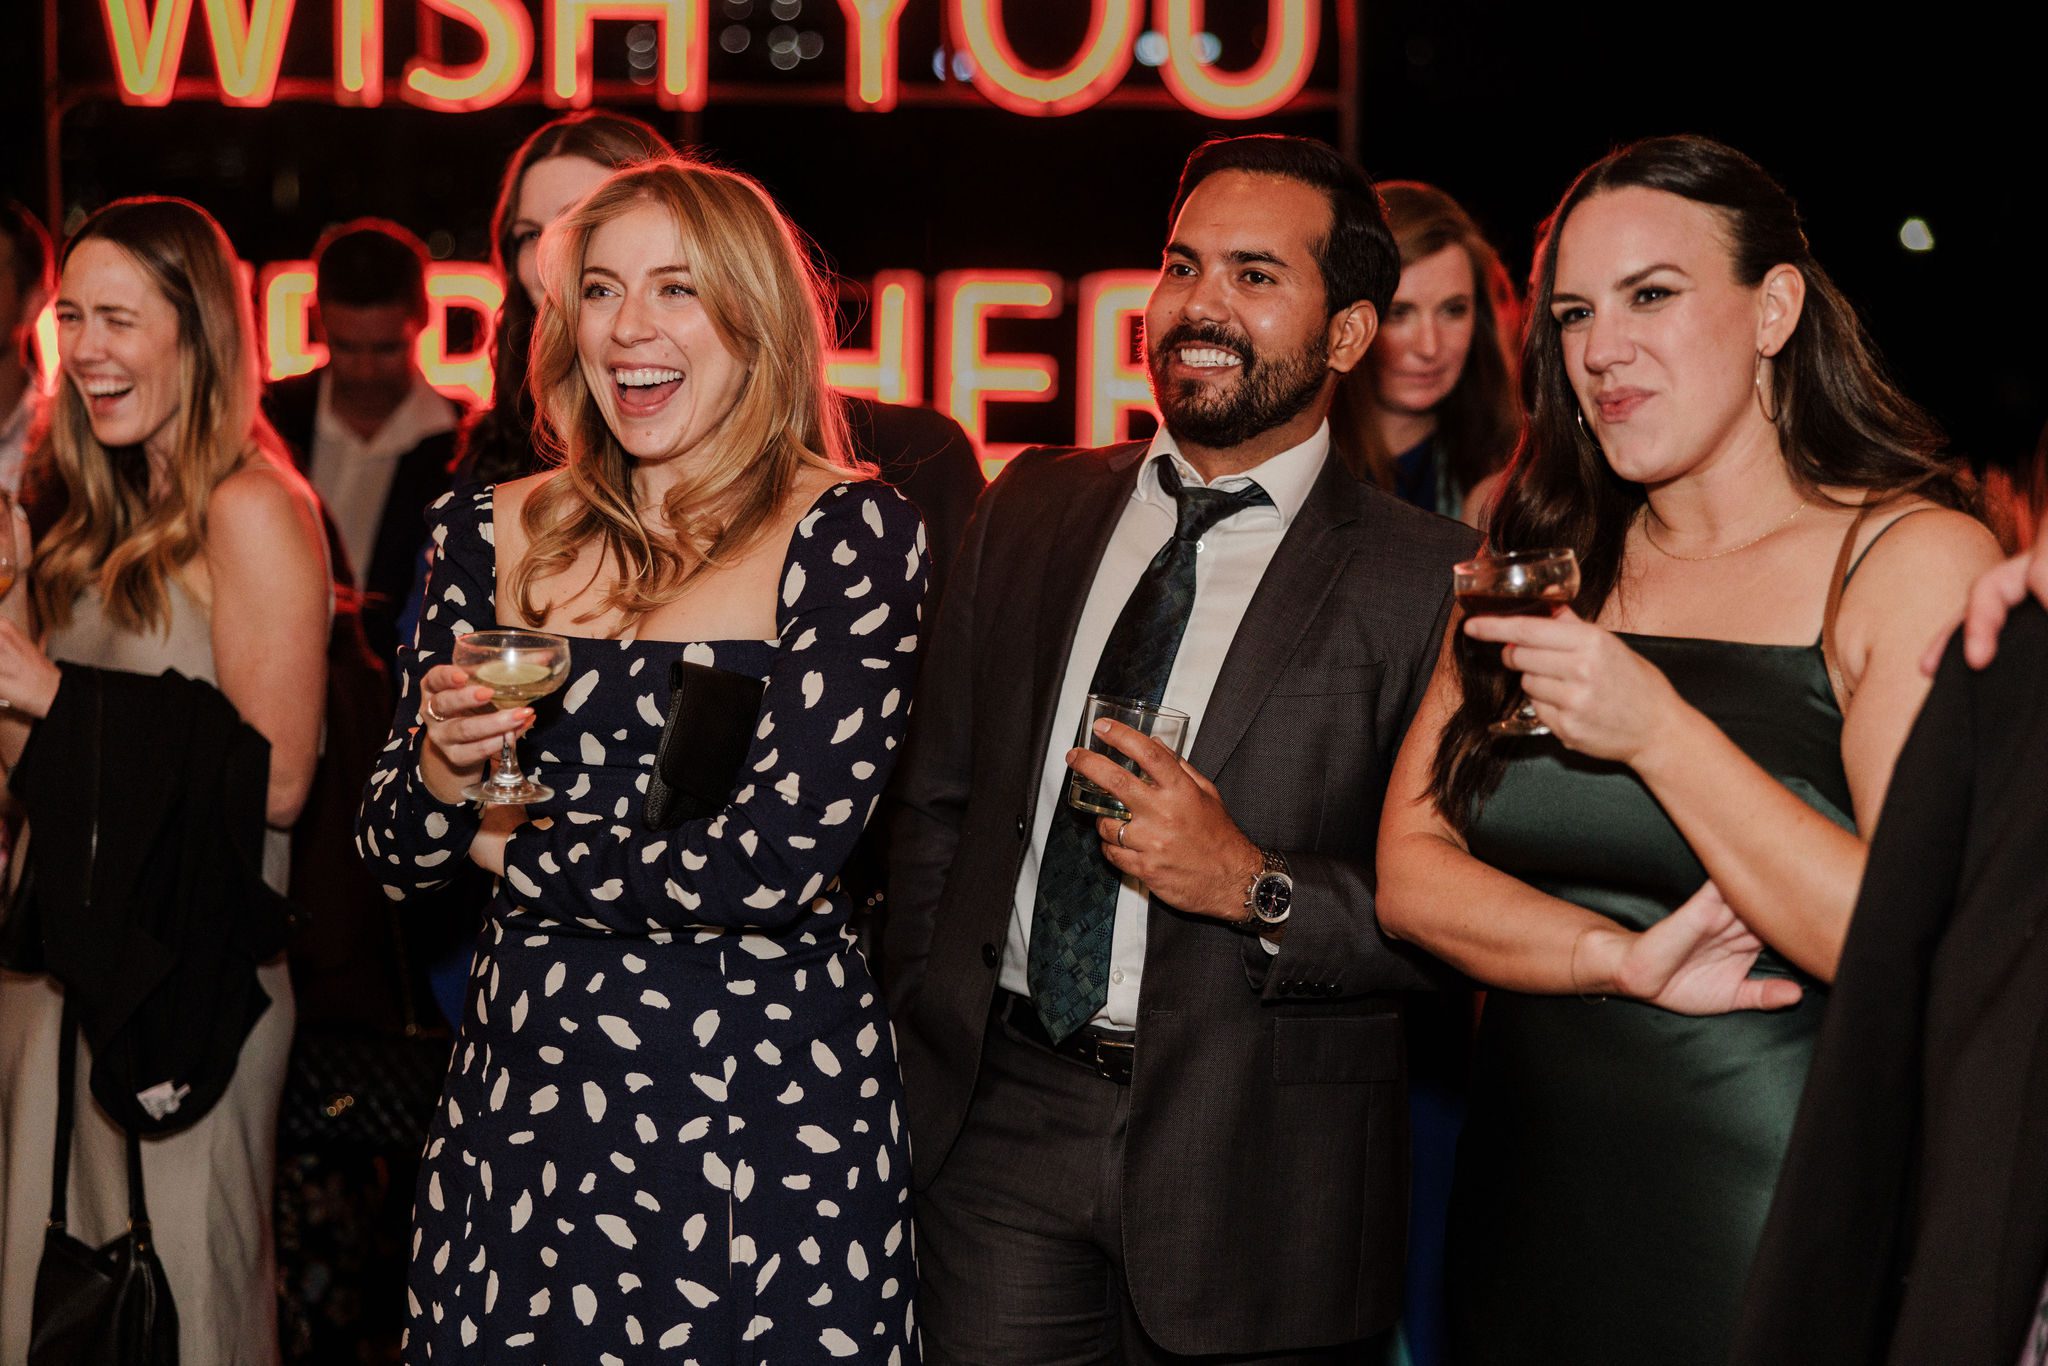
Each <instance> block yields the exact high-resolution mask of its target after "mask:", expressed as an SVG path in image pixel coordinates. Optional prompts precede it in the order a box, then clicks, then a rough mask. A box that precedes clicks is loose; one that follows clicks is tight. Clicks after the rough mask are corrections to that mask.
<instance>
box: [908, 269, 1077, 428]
mask: <svg viewBox="0 0 2048 1366" xmlns="http://www.w3.org/2000/svg"><path fill="white" fill-rule="evenodd" d="M938 292H939V346H938V360H937V376H936V380H935V383H934V385H933V389H934V399H935V401H936V406H937V407H938V408H939V409H940V410H941V411H943V412H946V413H950V414H951V415H952V417H953V420H954V421H956V422H958V423H959V424H960V425H961V426H962V427H964V428H966V429H967V434H968V435H969V436H971V437H973V438H974V444H975V445H977V446H979V447H980V448H981V453H982V457H983V459H984V460H985V461H988V462H991V463H1000V462H1001V461H1003V460H1006V459H1008V458H1009V457H1010V456H1012V455H1014V454H1016V450H1015V448H1014V447H1010V446H1001V445H996V446H992V445H990V443H989V440H988V414H987V406H988V403H989V401H990V400H991V399H1006V400H1011V401H1021V402H1025V403H1045V402H1048V401H1049V400H1051V398H1052V397H1053V395H1054V394H1055V393H1056V392H1057V391H1058V381H1059V371H1058V370H1057V369H1056V368H1055V367H1054V365H1053V362H1052V357H1051V356H1044V355H1037V354H1028V353H1017V352H1002V353H993V352H990V351H989V349H988V319H989V317H990V315H992V314H1004V315H1008V316H1010V317H1018V318H1054V317H1058V316H1059V311H1060V277H1059V276H1057V275H1053V274H1050V273H1048V272H1046V271H1042V270H988V271H971V270H953V271H947V272H946V273H945V274H944V275H941V276H940V277H939V278H938Z"/></svg>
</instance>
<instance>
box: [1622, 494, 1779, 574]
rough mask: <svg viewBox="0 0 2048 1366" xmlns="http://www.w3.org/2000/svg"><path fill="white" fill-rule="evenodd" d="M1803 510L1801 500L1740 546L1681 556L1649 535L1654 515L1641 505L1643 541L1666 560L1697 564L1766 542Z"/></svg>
mask: <svg viewBox="0 0 2048 1366" xmlns="http://www.w3.org/2000/svg"><path fill="white" fill-rule="evenodd" d="M1805 508H1806V500H1805V499H1804V498H1802V499H1800V500H1799V501H1798V502H1797V503H1794V504H1793V505H1792V510H1791V511H1790V512H1788V513H1786V514H1785V517H1784V520H1783V521H1780V522H1777V523H1774V524H1773V525H1772V526H1770V527H1769V528H1767V529H1766V530H1764V531H1762V532H1759V533H1758V534H1757V535H1754V536H1752V537H1750V538H1749V539H1748V540H1746V541H1744V542H1742V544H1740V545H1731V546H1729V547H1728V548H1727V549H1725V550H1717V551H1715V552H1714V553H1713V554H1711V555H1681V554H1679V553H1678V552H1677V551H1675V550H1666V549H1665V548H1664V547H1663V546H1661V545H1658V544H1657V538H1656V537H1655V536H1653V535H1651V534H1650V521H1651V519H1652V518H1653V517H1654V516H1655V515H1656V514H1655V513H1653V512H1651V511H1650V505H1649V504H1648V503H1645V504H1643V539H1644V540H1646V541H1648V542H1649V543H1650V549H1652V550H1654V551H1656V552H1657V553H1658V554H1659V555H1662V556H1663V557H1664V558H1665V559H1667V560H1684V561H1685V562H1686V563H1688V564H1698V563H1699V562H1700V561H1702V560H1718V559H1720V558H1721V557H1722V556H1723V555H1733V554H1734V553H1735V552H1736V551H1738V550H1747V549H1749V548H1750V547H1751V546H1753V545H1755V544H1756V543H1757V542H1759V541H1763V540H1768V539H1769V538H1771V537H1772V536H1775V535H1777V534H1778V533H1779V532H1781V531H1783V530H1784V529H1785V528H1786V527H1788V526H1790V525H1792V519H1793V518H1794V517H1797V516H1798V515H1799V514H1800V513H1801V512H1802V511H1804V510H1805Z"/></svg>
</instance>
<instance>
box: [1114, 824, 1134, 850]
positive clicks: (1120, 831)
mask: <svg viewBox="0 0 2048 1366" xmlns="http://www.w3.org/2000/svg"><path fill="white" fill-rule="evenodd" d="M1130 828H1131V823H1130V821H1129V820H1128V819H1126V820H1122V821H1119V822H1117V827H1116V847H1117V848H1119V849H1128V848H1130V847H1131V846H1130V845H1128V844H1125V843H1124V831H1126V830H1128V829H1130Z"/></svg>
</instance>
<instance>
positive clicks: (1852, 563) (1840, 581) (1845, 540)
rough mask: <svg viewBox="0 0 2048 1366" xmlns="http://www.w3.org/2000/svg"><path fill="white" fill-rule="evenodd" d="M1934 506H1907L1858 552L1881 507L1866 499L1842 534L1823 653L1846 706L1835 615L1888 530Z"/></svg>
mask: <svg viewBox="0 0 2048 1366" xmlns="http://www.w3.org/2000/svg"><path fill="white" fill-rule="evenodd" d="M1930 510H1931V505H1930V504H1925V503H1923V504H1921V505H1920V506H1919V507H1915V508H1907V509H1906V510H1905V511H1904V512H1902V513H1900V514H1899V515H1898V516H1896V517H1894V518H1892V519H1891V520H1890V521H1889V522H1886V523H1885V524H1884V525H1883V526H1881V527H1879V528H1878V529H1877V534H1876V535H1875V536H1872V537H1871V538H1870V541H1869V544H1867V545H1865V546H1864V547H1863V551H1862V553H1861V554H1855V550H1856V537H1857V535H1858V534H1859V533H1860V532H1861V531H1862V530H1863V524H1864V522H1866V521H1867V520H1869V517H1870V514H1871V513H1873V512H1875V511H1877V506H1876V505H1874V504H1870V503H1866V504H1864V505H1863V507H1862V509H1861V510H1860V511H1858V512H1857V514H1856V516H1855V518H1854V519H1853V520H1851V521H1850V523H1849V530H1848V532H1847V534H1845V535H1844V536H1843V537H1842V548H1841V550H1840V551H1838V552H1837V553H1836V555H1835V568H1834V572H1833V573H1832V574H1830V575H1829V576H1828V604H1827V606H1826V607H1825V608H1823V609H1822V610H1821V618H1820V650H1821V657H1822V658H1823V659H1824V660H1826V661H1827V666H1828V682H1829V683H1831V684H1833V685H1834V689H1835V700H1836V702H1838V703H1839V704H1840V705H1841V706H1842V708H1843V709H1844V710H1846V709H1847V708H1848V705H1849V696H1850V688H1849V681H1848V679H1846V678H1845V677H1843V675H1842V668H1841V663H1840V660H1841V652H1840V650H1839V649H1838V648H1837V647H1836V644H1835V618H1836V617H1837V616H1839V615H1841V610H1842V593H1843V591H1844V590H1846V589H1847V588H1848V587H1849V580H1851V579H1853V578H1855V577H1856V571H1857V570H1858V569H1861V568H1862V567H1863V561H1864V560H1865V559H1867V558H1869V555H1870V552H1871V550H1873V549H1874V548H1875V547H1876V545H1877V543H1878V542H1879V541H1881V540H1883V539H1884V537H1885V533H1886V532H1888V531H1890V530H1891V529H1892V528H1893V527H1895V526H1897V525H1898V524H1899V523H1900V522H1903V521H1905V520H1906V519H1907V518H1908V517H1911V516H1912V515H1913V514H1914V513H1916V512H1927V511H1930ZM1852 555H1854V558H1853V559H1852V558H1851V556H1852Z"/></svg>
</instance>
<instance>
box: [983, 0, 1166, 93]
mask: <svg viewBox="0 0 2048 1366" xmlns="http://www.w3.org/2000/svg"><path fill="white" fill-rule="evenodd" d="M952 6H953V9H952V21H953V37H954V40H955V41H956V42H958V43H959V44H960V45H961V47H962V48H963V49H965V50H966V52H967V55H968V57H969V58H970V59H972V60H973V62H974V86H975V89H977V90H979V91H981V93H982V94H984V95H986V96H987V97H988V99H989V101H990V103H992V104H996V105H999V106H1001V107H1002V108H1004V109H1007V110H1009V111H1010V112H1011V113H1013V114H1033V115H1041V116H1048V117H1049V116H1053V115H1059V114H1073V113H1078V112H1079V111H1080V110H1083V109H1086V108H1087V107H1088V106H1090V105H1092V104H1094V103H1096V102H1097V101H1099V100H1100V99H1101V98H1102V97H1103V96H1104V95H1107V94H1108V93H1109V92H1110V91H1112V90H1114V89H1115V88H1116V83H1117V82H1118V81H1120V80H1122V79H1123V78H1124V73H1125V72H1126V71H1129V70H1130V69H1131V46H1132V44H1133V43H1135V42H1137V40H1138V18H1139V11H1138V0H1093V4H1092V7H1091V10H1090V13H1089V18H1088V34H1087V36H1086V37H1085V38H1083V39H1082V40H1081V51H1080V53H1079V55H1077V56H1076V57H1075V58H1074V60H1073V62H1072V63H1071V64H1069V65H1068V66H1067V67H1066V68H1065V69H1064V70H1061V71H1040V70H1038V69H1037V68H1036V67H1030V66H1026V65H1025V64H1024V63H1023V62H1021V61H1019V60H1018V58H1017V54H1016V52H1015V51H1014V50H1013V49H1012V48H1011V47H1010V35H1009V33H1008V31H1007V30H1006V29H1005V28H1004V27H1003V13H1002V11H1003V5H1002V0H952Z"/></svg>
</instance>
